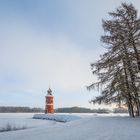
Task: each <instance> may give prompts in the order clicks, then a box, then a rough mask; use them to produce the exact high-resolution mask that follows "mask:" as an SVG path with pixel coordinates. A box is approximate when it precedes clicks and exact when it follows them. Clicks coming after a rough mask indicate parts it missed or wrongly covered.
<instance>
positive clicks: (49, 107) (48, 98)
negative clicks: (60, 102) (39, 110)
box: [45, 88, 54, 113]
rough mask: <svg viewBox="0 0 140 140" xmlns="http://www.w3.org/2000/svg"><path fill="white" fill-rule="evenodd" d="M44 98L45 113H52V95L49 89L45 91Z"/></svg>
mask: <svg viewBox="0 0 140 140" xmlns="http://www.w3.org/2000/svg"><path fill="white" fill-rule="evenodd" d="M45 98H46V102H45V103H46V104H45V113H54V109H53V95H52V90H51V89H50V88H49V89H48V90H47V96H45Z"/></svg>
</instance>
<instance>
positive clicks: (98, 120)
mask: <svg viewBox="0 0 140 140" xmlns="http://www.w3.org/2000/svg"><path fill="white" fill-rule="evenodd" d="M68 115H72V116H74V115H75V114H68ZM75 116H80V115H79V114H78V115H75ZM81 116H82V117H81V118H80V119H77V120H74V121H69V122H67V123H60V122H55V121H49V120H41V119H31V116H30V117H29V116H26V115H24V117H23V118H22V116H17V118H18V117H19V118H20V117H21V118H20V119H19V120H21V121H22V120H24V121H25V120H28V121H26V123H27V124H28V125H29V126H34V127H31V128H29V129H25V130H19V131H11V132H3V133H0V140H139V139H140V132H139V130H140V118H130V117H128V116H121V115H118V116H114V115H112V114H111V115H110V116H109V115H106V116H105V115H103V114H102V116H98V114H96V115H95V114H91V115H85V117H84V115H83V114H82V115H81ZM8 117H9V122H10V121H11V116H10V115H9V116H8ZM8 117H7V119H6V120H8ZM1 119H2V117H1V116H0V120H1ZM3 119H4V118H3ZM15 119H16V116H15V117H13V118H12V121H15V122H16V120H15ZM17 120H18V119H17ZM29 120H30V121H31V124H30V121H29ZM1 122H2V121H0V125H1ZM39 124H40V125H39Z"/></svg>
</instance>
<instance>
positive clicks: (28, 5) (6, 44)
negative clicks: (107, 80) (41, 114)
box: [0, 0, 140, 108]
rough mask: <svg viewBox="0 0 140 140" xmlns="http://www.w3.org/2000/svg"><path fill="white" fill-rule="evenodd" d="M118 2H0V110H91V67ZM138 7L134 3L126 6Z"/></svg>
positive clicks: (23, 0)
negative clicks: (50, 99) (50, 102)
mask: <svg viewBox="0 0 140 140" xmlns="http://www.w3.org/2000/svg"><path fill="white" fill-rule="evenodd" d="M121 2H124V1H123V0H0V105H3V106H4V105H6V106H30V107H42V108H43V107H44V105H45V95H46V92H45V91H46V90H47V89H48V88H49V87H51V89H52V91H53V95H54V99H55V108H58V107H70V106H81V107H90V108H93V105H92V104H89V102H88V101H89V100H90V99H92V97H93V96H95V95H97V94H98V92H97V91H90V92H89V91H87V90H86V86H87V85H89V84H91V82H92V81H94V80H95V77H94V76H93V75H92V73H91V68H90V63H92V62H95V61H96V60H97V59H98V58H99V55H100V54H102V53H103V52H104V48H103V47H102V44H101V42H100V36H101V35H103V29H102V19H107V18H108V12H110V11H113V10H114V9H115V8H117V7H118V6H120V4H121ZM126 2H131V3H133V4H134V6H135V7H136V9H138V8H139V6H140V1H139V0H126Z"/></svg>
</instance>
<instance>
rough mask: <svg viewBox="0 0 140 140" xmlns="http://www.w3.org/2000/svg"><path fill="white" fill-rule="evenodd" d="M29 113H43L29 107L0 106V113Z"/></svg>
mask: <svg viewBox="0 0 140 140" xmlns="http://www.w3.org/2000/svg"><path fill="white" fill-rule="evenodd" d="M20 112H21V113H22V112H24V113H31V112H44V111H43V109H41V108H30V107H13V106H0V113H20Z"/></svg>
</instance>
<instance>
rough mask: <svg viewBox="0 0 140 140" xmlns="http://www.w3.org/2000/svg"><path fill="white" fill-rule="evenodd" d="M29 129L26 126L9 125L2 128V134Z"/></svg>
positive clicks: (0, 129) (0, 130)
mask: <svg viewBox="0 0 140 140" xmlns="http://www.w3.org/2000/svg"><path fill="white" fill-rule="evenodd" d="M23 129H27V127H26V126H15V125H11V124H10V123H7V124H6V126H4V127H2V128H0V132H7V131H16V130H23Z"/></svg>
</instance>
